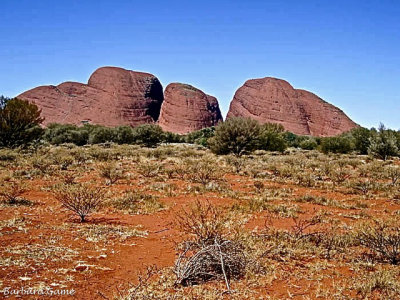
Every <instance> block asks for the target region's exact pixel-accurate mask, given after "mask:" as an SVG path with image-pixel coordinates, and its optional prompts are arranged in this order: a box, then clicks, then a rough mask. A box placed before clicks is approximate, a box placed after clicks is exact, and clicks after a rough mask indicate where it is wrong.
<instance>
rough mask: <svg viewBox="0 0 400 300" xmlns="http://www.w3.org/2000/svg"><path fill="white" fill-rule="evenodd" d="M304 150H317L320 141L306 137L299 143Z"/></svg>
mask: <svg viewBox="0 0 400 300" xmlns="http://www.w3.org/2000/svg"><path fill="white" fill-rule="evenodd" d="M299 146H300V148H301V149H303V150H315V149H317V147H318V143H317V141H316V140H315V139H314V138H306V139H304V140H303V141H301V142H300V144H299Z"/></svg>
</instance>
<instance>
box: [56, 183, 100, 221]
mask: <svg viewBox="0 0 400 300" xmlns="http://www.w3.org/2000/svg"><path fill="white" fill-rule="evenodd" d="M54 196H55V198H56V199H57V200H58V201H59V202H61V204H62V205H63V206H64V207H65V208H67V209H68V210H70V211H72V212H73V213H75V214H77V215H78V216H79V217H80V219H81V222H85V218H86V216H88V215H89V214H90V213H92V212H94V211H95V210H96V209H97V208H98V207H99V206H100V205H101V204H102V203H103V202H104V198H105V192H104V191H103V190H102V189H100V188H94V187H91V186H89V185H86V184H75V185H70V184H64V185H61V186H59V187H57V188H56V189H55V191H54Z"/></svg>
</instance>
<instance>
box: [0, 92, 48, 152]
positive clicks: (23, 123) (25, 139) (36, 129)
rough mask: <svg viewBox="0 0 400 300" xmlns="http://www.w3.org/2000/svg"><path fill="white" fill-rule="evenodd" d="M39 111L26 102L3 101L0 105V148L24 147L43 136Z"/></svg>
mask: <svg viewBox="0 0 400 300" xmlns="http://www.w3.org/2000/svg"><path fill="white" fill-rule="evenodd" d="M40 113H41V110H40V109H39V108H38V107H37V106H36V105H35V104H34V103H29V102H28V101H24V100H20V99H17V98H14V99H11V100H7V99H4V97H3V99H2V100H1V103H0V147H11V148H12V147H18V146H26V145H28V144H30V143H32V142H33V141H35V140H37V139H39V138H40V137H41V136H42V134H43V129H42V128H40V126H39V125H40V124H41V123H42V122H43V120H44V119H43V118H41V117H40Z"/></svg>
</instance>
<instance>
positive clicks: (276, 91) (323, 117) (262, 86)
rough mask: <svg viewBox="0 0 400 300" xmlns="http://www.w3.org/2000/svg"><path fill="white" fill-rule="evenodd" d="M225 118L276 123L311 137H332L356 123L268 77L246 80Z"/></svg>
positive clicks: (328, 105) (314, 96) (307, 95)
mask: <svg viewBox="0 0 400 300" xmlns="http://www.w3.org/2000/svg"><path fill="white" fill-rule="evenodd" d="M229 117H251V118H253V119H256V120H258V121H260V122H261V123H267V122H271V123H279V124H282V125H283V126H284V127H285V129H286V130H288V131H290V132H293V133H295V134H299V135H312V136H334V135H337V134H340V133H343V132H346V131H348V130H350V129H352V128H354V127H357V126H358V125H357V124H356V123H354V122H353V121H352V120H350V119H349V118H348V117H347V116H346V114H345V113H344V112H343V111H342V110H340V109H339V108H337V107H335V106H333V105H331V104H329V103H327V102H325V101H324V100H322V99H321V98H319V97H318V96H316V95H314V94H313V93H310V92H308V91H305V90H299V89H294V88H293V87H292V86H291V85H290V84H289V83H288V82H286V81H284V80H280V79H276V78H270V77H266V78H261V79H253V80H248V81H246V82H245V84H244V85H243V86H242V87H240V88H239V89H238V90H237V91H236V93H235V96H234V98H233V100H232V102H231V104H230V108H229V112H228V115H227V118H229Z"/></svg>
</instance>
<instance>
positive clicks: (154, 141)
mask: <svg viewBox="0 0 400 300" xmlns="http://www.w3.org/2000/svg"><path fill="white" fill-rule="evenodd" d="M133 136H134V142H135V143H136V144H139V145H142V146H145V147H156V146H158V145H159V144H160V143H161V142H162V141H163V139H164V132H163V131H162V129H161V127H160V126H158V125H154V124H144V125H140V126H137V127H135V128H133Z"/></svg>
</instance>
